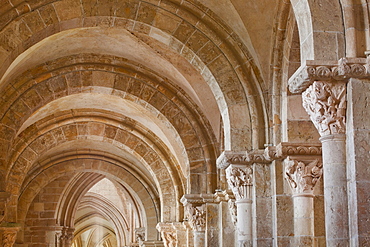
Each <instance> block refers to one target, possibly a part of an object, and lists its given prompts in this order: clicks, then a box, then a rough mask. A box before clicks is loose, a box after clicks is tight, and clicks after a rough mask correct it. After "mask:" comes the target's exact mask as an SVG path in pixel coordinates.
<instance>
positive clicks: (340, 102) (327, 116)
mask: <svg viewBox="0 0 370 247" xmlns="http://www.w3.org/2000/svg"><path fill="white" fill-rule="evenodd" d="M302 99H303V107H304V109H305V110H306V112H307V113H308V114H309V116H310V118H311V121H312V122H313V124H314V125H315V127H316V128H317V130H318V131H319V134H320V136H325V135H333V134H345V131H346V103H347V101H346V85H345V84H344V83H335V84H334V83H330V82H322V81H315V82H314V83H313V84H312V85H311V86H310V87H309V88H308V89H307V90H306V91H305V92H303V94H302Z"/></svg>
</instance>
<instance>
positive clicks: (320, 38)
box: [291, 0, 345, 63]
mask: <svg viewBox="0 0 370 247" xmlns="http://www.w3.org/2000/svg"><path fill="white" fill-rule="evenodd" d="M291 3H292V6H293V10H294V14H295V18H296V20H297V24H298V30H299V38H300V42H301V61H302V62H303V63H304V62H305V61H306V60H339V59H340V58H342V57H344V56H345V38H344V37H345V35H344V28H343V24H344V23H343V19H342V5H341V1H339V0H336V1H323V2H320V5H319V4H317V2H316V1H313V0H303V1H298V0H293V1H291ZM327 20H330V22H329V21H327Z"/></svg>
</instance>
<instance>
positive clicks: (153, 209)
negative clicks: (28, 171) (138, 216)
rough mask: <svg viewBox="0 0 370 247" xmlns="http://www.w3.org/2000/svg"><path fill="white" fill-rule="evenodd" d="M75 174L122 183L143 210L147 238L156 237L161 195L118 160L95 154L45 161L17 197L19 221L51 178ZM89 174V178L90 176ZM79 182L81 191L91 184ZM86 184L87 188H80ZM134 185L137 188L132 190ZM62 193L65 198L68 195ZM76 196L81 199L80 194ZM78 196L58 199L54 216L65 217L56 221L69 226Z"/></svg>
mask: <svg viewBox="0 0 370 247" xmlns="http://www.w3.org/2000/svg"><path fill="white" fill-rule="evenodd" d="M94 167H96V168H94ZM78 173H93V174H101V175H103V176H104V177H107V178H108V179H112V180H114V181H117V182H119V183H120V184H122V185H123V186H125V188H126V189H128V190H129V191H131V193H132V194H133V195H135V196H136V197H137V201H138V202H139V203H140V205H141V210H143V214H144V215H145V217H146V219H147V221H145V219H143V220H144V221H143V224H146V227H147V229H148V237H151V238H155V237H156V236H157V232H156V230H155V225H156V224H157V223H158V222H159V221H160V220H161V219H160V218H162V217H163V215H161V213H160V212H159V211H161V210H160V207H162V208H163V206H160V205H159V197H160V195H159V194H157V193H158V192H156V191H153V189H150V187H151V186H148V185H146V184H144V182H143V181H144V180H142V181H139V176H138V174H135V173H133V172H132V171H131V170H127V167H123V166H122V164H120V163H118V164H117V161H116V163H115V161H113V160H110V159H107V158H105V159H104V158H102V157H99V156H94V155H86V156H84V155H82V156H81V155H76V156H70V157H69V159H67V160H62V161H59V162H58V160H56V161H54V162H52V164H48V165H47V166H46V167H44V168H43V169H42V171H40V172H38V175H37V176H35V177H34V179H32V181H30V182H29V184H28V185H27V186H26V187H25V188H24V192H23V193H22V194H21V196H20V199H19V207H18V221H19V222H22V221H24V219H25V217H26V213H27V212H28V208H29V205H30V204H31V203H32V201H33V198H34V197H35V195H37V194H38V193H39V191H40V190H41V189H42V188H44V187H45V186H46V185H47V184H48V183H49V182H50V181H53V180H55V179H57V178H58V177H61V176H65V175H73V174H78ZM101 175H99V176H98V179H101ZM85 176H86V175H85ZM89 177H90V178H91V176H89ZM140 179H142V178H140ZM91 182H96V181H91ZM80 185H81V186H82V187H81V186H80V189H81V190H83V191H84V193H86V191H87V190H88V189H89V188H91V186H92V185H93V184H90V186H88V185H87V184H85V183H82V184H80ZM85 185H86V187H83V186H85ZM134 187H135V188H136V189H134ZM65 196H67V197H68V195H65ZM76 196H77V197H79V199H80V198H81V196H83V195H76ZM61 197H62V196H61ZM79 199H77V198H76V199H75V200H74V202H73V203H72V205H69V203H70V202H69V201H68V202H66V203H65V204H64V203H63V202H61V203H60V204H59V206H58V208H60V209H59V212H58V208H55V210H56V214H58V215H59V216H58V215H56V218H58V217H61V218H64V219H65V220H63V221H61V222H59V224H62V225H64V224H66V225H68V226H71V224H72V223H73V221H74V219H73V215H74V212H75V210H76V206H77V203H78V202H79ZM172 201H173V200H172ZM162 203H163V202H162ZM171 206H172V205H171ZM63 212H64V213H63ZM163 220H165V219H163ZM167 220H170V219H167ZM72 226H73V224H72Z"/></svg>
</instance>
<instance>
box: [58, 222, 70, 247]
mask: <svg viewBox="0 0 370 247" xmlns="http://www.w3.org/2000/svg"><path fill="white" fill-rule="evenodd" d="M73 232H74V228H70V227H63V228H62V231H61V234H60V236H59V243H60V246H61V247H67V246H68V247H69V246H71V244H72V240H73Z"/></svg>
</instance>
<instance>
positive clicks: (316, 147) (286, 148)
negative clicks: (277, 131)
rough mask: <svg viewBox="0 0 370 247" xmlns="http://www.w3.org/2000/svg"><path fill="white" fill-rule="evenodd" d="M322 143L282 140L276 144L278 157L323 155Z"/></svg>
mask: <svg viewBox="0 0 370 247" xmlns="http://www.w3.org/2000/svg"><path fill="white" fill-rule="evenodd" d="M321 154H322V148H321V143H317V144H315V143H310V144H307V143H289V142H281V143H279V144H278V145H277V146H276V155H275V157H276V158H278V159H282V158H286V157H287V156H321Z"/></svg>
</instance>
